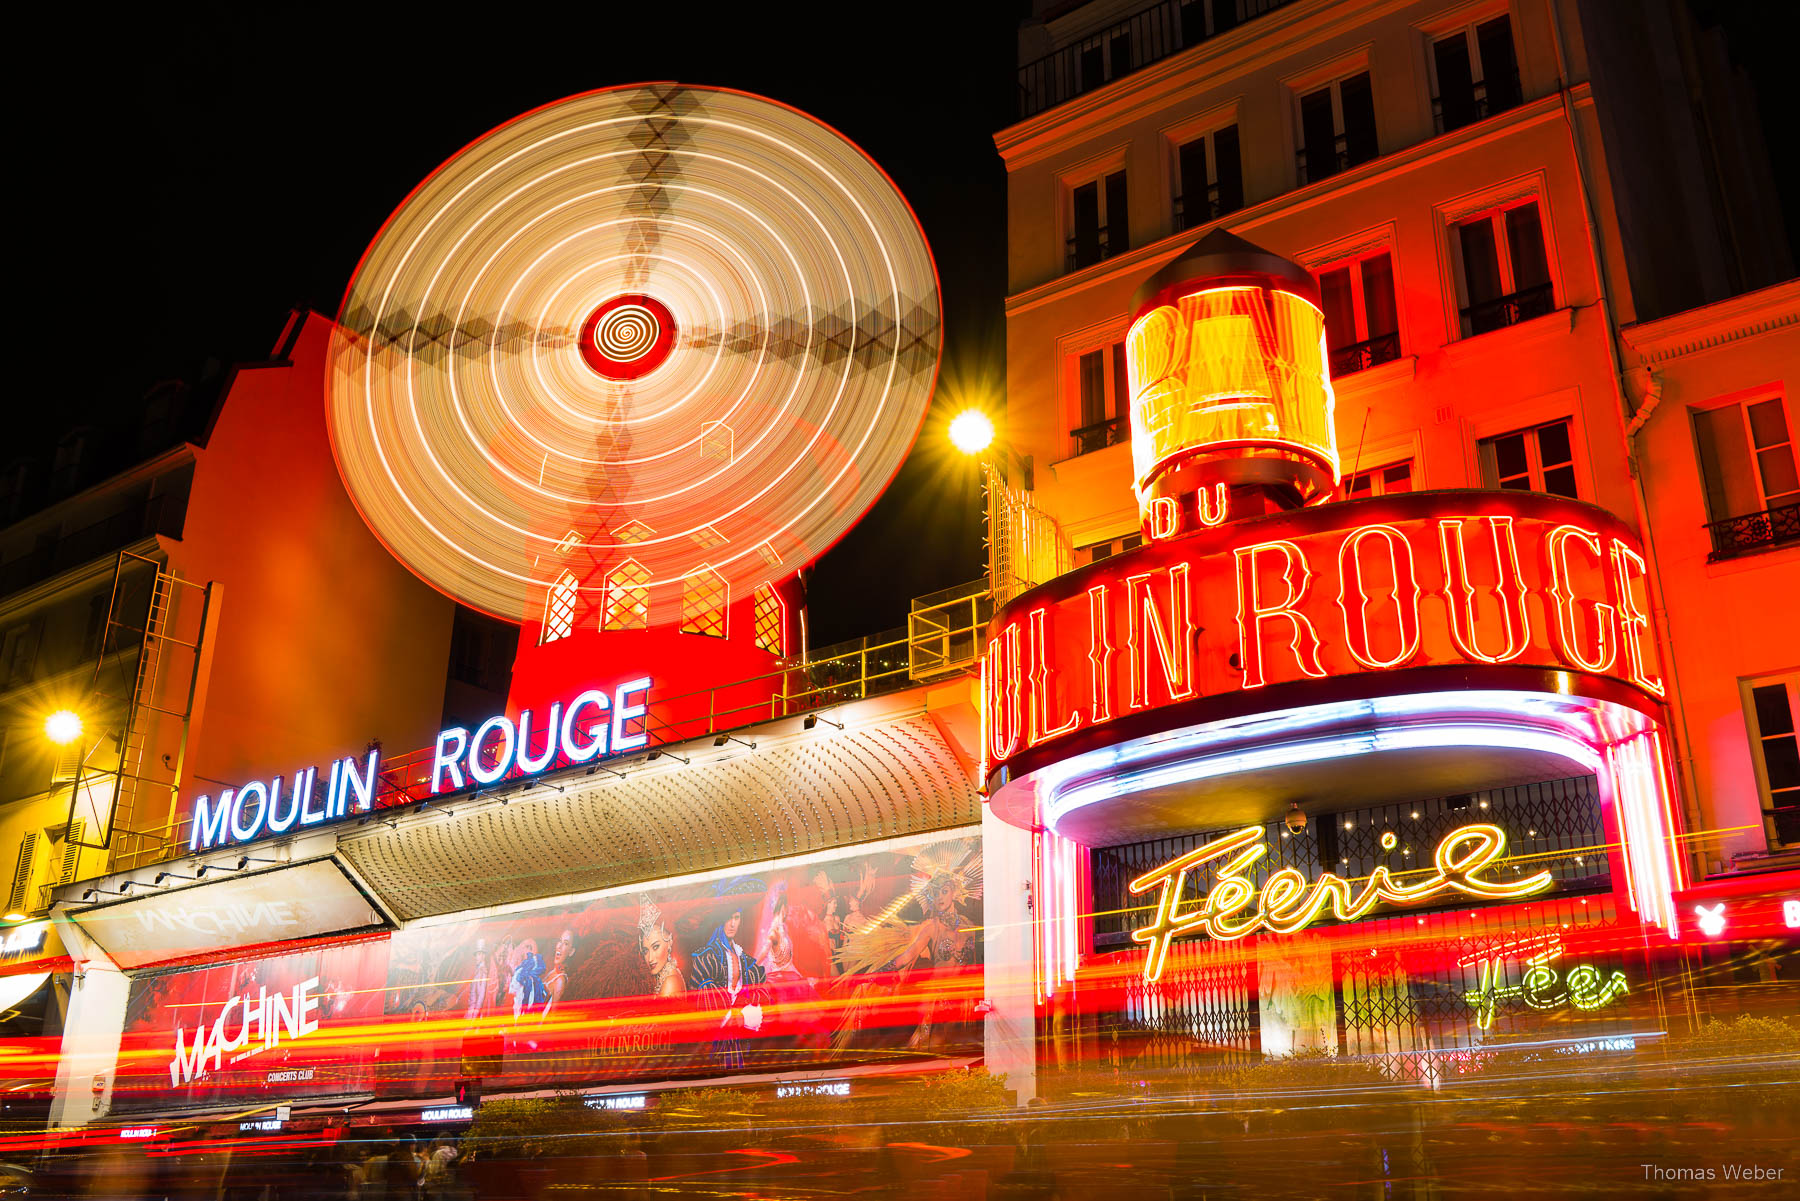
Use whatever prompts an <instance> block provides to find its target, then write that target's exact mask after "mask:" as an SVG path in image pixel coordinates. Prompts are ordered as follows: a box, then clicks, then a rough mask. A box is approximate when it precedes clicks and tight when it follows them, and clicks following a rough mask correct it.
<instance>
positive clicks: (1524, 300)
mask: <svg viewBox="0 0 1800 1201" xmlns="http://www.w3.org/2000/svg"><path fill="white" fill-rule="evenodd" d="M1555 310H1556V295H1555V292H1554V291H1553V290H1552V288H1551V287H1550V285H1549V284H1539V285H1537V286H1536V287H1535V288H1524V289H1522V290H1520V291H1517V292H1509V293H1508V294H1506V295H1505V296H1496V297H1495V298H1494V299H1492V300H1484V301H1482V302H1481V303H1479V304H1472V305H1470V306H1468V307H1467V308H1465V309H1464V310H1463V311H1462V318H1463V334H1464V336H1465V337H1473V336H1474V335H1476V334H1485V333H1489V332H1491V331H1493V330H1497V329H1505V328H1506V327H1507V326H1509V325H1517V324H1519V323H1520V322H1521V321H1530V320H1531V319H1532V318H1533V317H1542V316H1544V315H1545V314H1547V313H1551V312H1554V311H1555Z"/></svg>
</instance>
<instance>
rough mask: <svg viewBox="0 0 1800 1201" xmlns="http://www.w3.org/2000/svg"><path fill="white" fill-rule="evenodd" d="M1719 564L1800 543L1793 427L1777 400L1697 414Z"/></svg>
mask: <svg viewBox="0 0 1800 1201" xmlns="http://www.w3.org/2000/svg"><path fill="white" fill-rule="evenodd" d="M1694 444H1695V448H1696V449H1697V450H1698V452H1699V455H1700V477H1701V480H1702V481H1703V482H1704V484H1705V486H1706V516H1707V527H1706V528H1707V532H1708V533H1709V534H1710V535H1711V536H1712V545H1713V549H1712V555H1711V558H1713V559H1726V558H1730V557H1731V556H1733V555H1740V554H1743V553H1745V552H1746V551H1753V550H1761V549H1763V548H1764V547H1770V546H1781V545H1783V544H1786V543H1791V542H1800V473H1797V472H1796V470H1795V466H1794V439H1793V424H1792V423H1791V422H1790V421H1789V420H1788V414H1787V405H1786V403H1785V401H1784V400H1783V398H1782V397H1781V396H1779V395H1776V396H1765V397H1762V398H1761V399H1758V400H1750V401H1745V402H1742V403H1739V404H1727V405H1719V406H1717V407H1715V408H1710V409H1700V410H1697V411H1695V413H1694Z"/></svg>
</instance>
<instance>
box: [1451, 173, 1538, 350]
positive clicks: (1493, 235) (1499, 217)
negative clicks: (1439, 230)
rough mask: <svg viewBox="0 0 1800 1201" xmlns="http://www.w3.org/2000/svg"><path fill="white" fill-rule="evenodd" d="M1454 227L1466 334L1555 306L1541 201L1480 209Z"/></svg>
mask: <svg viewBox="0 0 1800 1201" xmlns="http://www.w3.org/2000/svg"><path fill="white" fill-rule="evenodd" d="M1453 232H1454V234H1455V236H1454V237H1453V238H1452V239H1451V246H1452V249H1453V252H1454V254H1455V256H1456V269H1457V288H1458V299H1459V300H1460V301H1461V305H1462V332H1463V337H1465V338H1467V337H1471V336H1473V335H1475V334H1485V333H1488V332H1489V331H1491V330H1496V329H1505V328H1506V327H1507V326H1509V325H1517V324H1519V323H1520V322H1521V321H1529V320H1531V319H1532V318H1533V317H1542V316H1543V315H1544V314H1546V313H1549V312H1551V311H1552V310H1554V309H1555V308H1556V296H1555V293H1554V290H1553V289H1552V287H1551V285H1550V259H1549V255H1548V253H1547V251H1546V250H1545V248H1544V225H1543V221H1542V220H1541V219H1540V217H1539V214H1538V206H1537V201H1535V200H1528V201H1526V202H1525V203H1524V204H1515V205H1512V206H1511V207H1508V208H1499V209H1490V210H1489V211H1487V212H1485V213H1478V214H1476V215H1475V216H1473V217H1468V218H1465V219H1464V220H1462V221H1459V222H1457V223H1456V225H1455V227H1454V230H1453Z"/></svg>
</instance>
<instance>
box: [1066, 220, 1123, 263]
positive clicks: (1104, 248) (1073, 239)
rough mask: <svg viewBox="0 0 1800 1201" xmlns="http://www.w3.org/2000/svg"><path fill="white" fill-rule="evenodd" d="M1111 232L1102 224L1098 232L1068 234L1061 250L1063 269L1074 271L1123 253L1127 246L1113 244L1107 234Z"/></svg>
mask: <svg viewBox="0 0 1800 1201" xmlns="http://www.w3.org/2000/svg"><path fill="white" fill-rule="evenodd" d="M1111 232H1112V231H1111V229H1110V228H1109V227H1107V226H1104V225H1103V226H1101V227H1100V231H1099V233H1098V234H1093V233H1090V234H1087V235H1085V236H1084V235H1083V234H1080V233H1073V234H1070V235H1069V240H1068V244H1067V246H1066V247H1065V249H1064V252H1063V270H1065V271H1076V270H1079V269H1080V268H1082V267H1092V266H1093V265H1094V264H1095V263H1098V262H1102V261H1104V260H1106V259H1110V258H1111V257H1112V256H1113V255H1115V254H1122V253H1124V252H1125V250H1126V249H1128V248H1127V247H1124V246H1114V245H1113V244H1112V238H1110V237H1109V236H1108V235H1109V234H1110V233H1111Z"/></svg>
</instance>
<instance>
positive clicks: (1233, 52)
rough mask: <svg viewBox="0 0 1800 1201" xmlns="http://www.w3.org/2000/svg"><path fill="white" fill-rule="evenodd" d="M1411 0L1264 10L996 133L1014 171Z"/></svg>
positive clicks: (1325, 0) (1304, 0)
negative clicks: (1223, 30)
mask: <svg viewBox="0 0 1800 1201" xmlns="http://www.w3.org/2000/svg"><path fill="white" fill-rule="evenodd" d="M1410 3H1411V0H1383V2H1382V3H1377V4H1369V5H1346V4H1343V3H1342V2H1341V0H1300V2H1299V3H1295V4H1289V5H1287V6H1285V7H1282V8H1278V9H1276V10H1274V11H1273V12H1268V13H1264V14H1262V15H1261V16H1258V17H1256V18H1255V19H1254V20H1251V21H1247V22H1245V23H1244V24H1242V25H1240V26H1238V27H1237V28H1236V29H1233V30H1230V31H1228V32H1226V33H1222V34H1217V35H1215V36H1213V37H1210V38H1207V39H1206V40H1205V41H1203V42H1201V43H1200V44H1199V45H1198V46H1190V47H1188V48H1187V49H1186V50H1182V51H1179V52H1177V53H1175V54H1172V55H1170V56H1169V57H1168V58H1165V59H1163V60H1161V61H1160V62H1155V63H1151V64H1150V65H1149V66H1146V67H1141V68H1139V69H1138V70H1136V71H1133V72H1132V73H1131V74H1129V75H1126V76H1125V77H1124V78H1122V79H1116V80H1114V81H1113V82H1112V83H1109V84H1106V85H1105V86H1104V87H1098V88H1095V89H1094V90H1093V91H1091V92H1087V93H1084V94H1082V95H1080V96H1074V97H1071V98H1070V99H1068V100H1065V101H1063V102H1062V103H1061V104H1053V105H1051V106H1050V107H1049V108H1047V109H1045V110H1044V111H1043V112H1041V113H1038V114H1036V115H1035V116H1032V117H1028V118H1026V119H1025V120H1023V121H1020V122H1017V123H1016V124H1013V125H1009V126H1007V127H1006V128H1005V129H1002V130H1000V131H999V132H998V133H996V134H995V135H994V145H995V147H996V148H997V149H998V150H999V151H1000V157H1001V158H1002V159H1003V160H1004V161H1005V163H1006V169H1007V170H1008V171H1012V170H1015V169H1017V168H1019V167H1023V166H1026V165H1028V164H1030V163H1033V162H1036V161H1038V160H1039V159H1043V158H1046V157H1048V156H1049V155H1052V154H1054V153H1056V152H1057V151H1058V150H1061V149H1063V148H1065V147H1067V146H1069V145H1070V144H1072V143H1076V142H1080V141H1083V140H1085V139H1088V138H1092V137H1098V136H1100V135H1101V134H1103V133H1106V132H1107V131H1109V130H1112V129H1116V128H1119V127H1120V126H1123V125H1126V124H1129V123H1130V122H1132V121H1136V120H1138V119H1140V118H1141V117H1142V116H1143V114H1144V112H1145V111H1146V110H1147V109H1151V108H1154V107H1156V106H1158V105H1160V104H1163V103H1165V102H1167V101H1170V100H1173V99H1175V98H1177V97H1179V96H1181V95H1183V94H1192V93H1193V92H1194V91H1195V90H1197V89H1199V88H1201V87H1205V88H1207V89H1213V88H1219V87H1223V86H1225V85H1226V84H1228V83H1229V82H1230V81H1231V80H1233V79H1237V78H1239V77H1241V76H1244V75H1249V74H1251V73H1253V72H1256V71H1260V70H1263V69H1264V68H1265V67H1267V66H1268V65H1269V64H1270V63H1271V62H1276V61H1280V60H1281V59H1285V58H1290V57H1292V56H1295V55H1298V54H1300V53H1302V52H1304V51H1306V50H1308V49H1310V48H1312V47H1314V46H1317V45H1321V44H1323V43H1325V42H1328V41H1330V40H1331V39H1333V38H1336V37H1339V36H1342V35H1344V34H1346V33H1350V32H1354V31H1355V30H1357V29H1361V28H1364V27H1366V26H1367V25H1368V23H1369V22H1370V21H1371V20H1373V19H1376V18H1379V17H1382V16H1386V15H1388V14H1390V13H1395V12H1400V11H1403V10H1404V9H1406V8H1407V7H1408V6H1409V5H1410Z"/></svg>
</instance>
